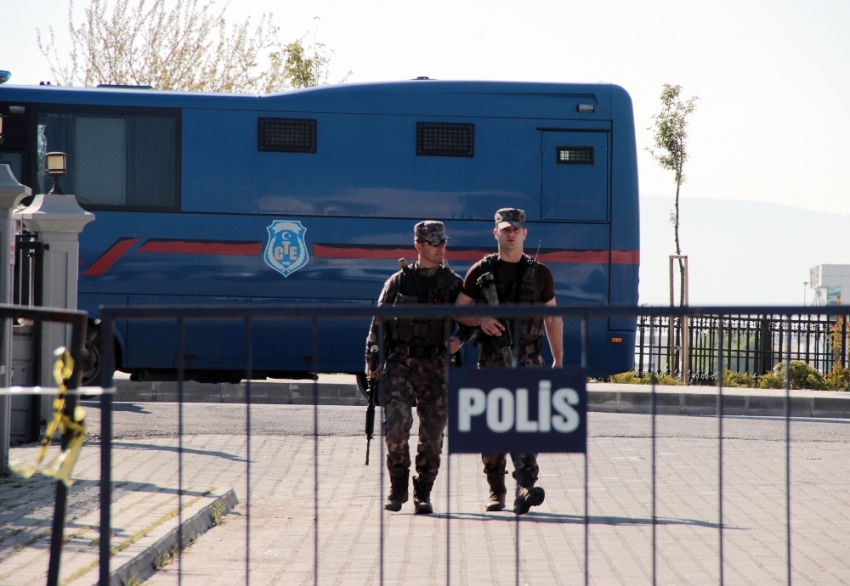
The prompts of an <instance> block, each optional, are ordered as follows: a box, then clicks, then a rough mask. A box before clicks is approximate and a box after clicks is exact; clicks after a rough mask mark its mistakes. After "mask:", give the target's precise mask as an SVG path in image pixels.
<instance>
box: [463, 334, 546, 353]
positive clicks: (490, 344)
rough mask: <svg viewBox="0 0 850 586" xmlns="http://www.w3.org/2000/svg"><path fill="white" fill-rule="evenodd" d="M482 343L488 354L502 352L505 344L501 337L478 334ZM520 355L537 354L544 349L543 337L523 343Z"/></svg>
mask: <svg viewBox="0 0 850 586" xmlns="http://www.w3.org/2000/svg"><path fill="white" fill-rule="evenodd" d="M478 340H479V342H480V344H481V351H482V352H484V353H486V354H496V353H499V352H501V350H502V348H504V347H505V345H504V344H503V343H502V342H501V338H499V337H497V336H484V339H483V340H482V339H481V335H479V336H478ZM519 350H520V356H536V355H538V354H540V353H541V352H542V351H543V339H542V338H539V339H537V340H535V341H533V342H528V343H521V344H520V346H519Z"/></svg>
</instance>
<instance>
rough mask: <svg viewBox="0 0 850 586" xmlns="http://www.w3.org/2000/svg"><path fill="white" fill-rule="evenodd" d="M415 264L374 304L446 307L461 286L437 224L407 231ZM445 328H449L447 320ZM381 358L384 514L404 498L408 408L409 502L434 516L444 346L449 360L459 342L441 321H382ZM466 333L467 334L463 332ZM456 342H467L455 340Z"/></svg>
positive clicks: (374, 330) (372, 333) (372, 336)
mask: <svg viewBox="0 0 850 586" xmlns="http://www.w3.org/2000/svg"><path fill="white" fill-rule="evenodd" d="M413 234H414V246H415V247H416V252H417V254H418V260H417V261H416V262H415V263H413V265H412V266H410V267H407V266H403V268H402V269H401V270H400V271H398V272H397V273H395V274H394V275H393V276H392V277H390V278H389V280H388V281H387V282H386V283H385V284H384V289H383V291H381V297H380V299H379V301H378V305H379V306H380V305H387V304H390V305H402V304H404V305H406V304H411V303H425V304H428V303H433V304H446V305H452V304H454V302H455V300H456V299H457V295H458V293H459V292H460V287H461V285H462V283H463V280H462V279H461V277H460V275H458V274H457V273H455V272H453V271H452V270H450V269H449V268H448V265H447V264H446V262H445V255H446V242H447V241H448V240H450V238H449V237H448V236H446V228H445V226H444V225H443V223H442V222H435V221H425V222H419V223H418V224H416V226H414V228H413ZM452 329H454V323H453V322H452ZM384 332H385V333H386V335H387V339H385V340H384V342H385V344H386V347H387V358H386V363H385V365H384V373H385V377H386V378H385V380H386V383H385V391H384V402H383V405H384V416H385V417H386V442H387V470H388V471H389V476H390V493H389V496H388V497H387V500H386V502H385V503H384V508H385V509H387V510H388V511H399V510H401V506H402V504H403V503H405V502H407V500H408V484H409V480H408V478H409V474H410V463H411V462H410V449H409V447H408V442H409V439H410V427H411V425H412V423H413V416H412V414H411V409H412V406H413V405H416V413H417V415H418V416H419V443H418V445H417V449H416V474H417V476H414V477H413V503H414V505H415V510H416V513H417V514H429V513H433V512H434V508H433V506H432V505H431V487H432V486H433V485H434V480H435V479H436V477H437V471H438V470H439V468H440V454H441V453H442V449H443V432H444V430H445V428H446V421H447V418H448V413H447V404H446V403H447V398H446V347H447V346H448V350H449V353H450V354H454V353H455V352H457V350H458V349H459V348H460V346H461V343H462V342H461V339H460V338H458V337H457V336H453V335H452V333H453V332H452V331H446V328H445V320H444V319H442V318H438V319H432V320H424V319H393V320H387V321H386V322H385V323H384ZM469 333H471V332H469ZM460 335H461V337H468V334H467V335H465V336H464V335H463V334H460ZM378 336H379V321H378V319H377V318H375V319H373V320H372V327H371V329H370V330H369V337H368V338H367V340H366V348H367V367H366V369H367V372H368V369H369V366H368V352H369V349H370V348H371V347H372V346H373V345H374V344H377V342H378Z"/></svg>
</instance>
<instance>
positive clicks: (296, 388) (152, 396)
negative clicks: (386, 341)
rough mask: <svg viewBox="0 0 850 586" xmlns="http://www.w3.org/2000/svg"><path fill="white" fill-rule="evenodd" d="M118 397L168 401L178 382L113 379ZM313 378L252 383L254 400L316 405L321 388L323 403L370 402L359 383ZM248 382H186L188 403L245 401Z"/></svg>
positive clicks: (350, 403) (260, 402)
mask: <svg viewBox="0 0 850 586" xmlns="http://www.w3.org/2000/svg"><path fill="white" fill-rule="evenodd" d="M112 384H113V385H115V400H116V401H134V402H145V403H155V402H167V403H173V402H175V401H177V390H178V389H177V383H176V382H171V381H168V382H157V381H151V382H133V381H129V380H126V379H115V380H113V383H112ZM315 386H316V387H318V388H317V389H314V383H313V382H311V381H303V382H302V381H284V382H267V381H253V382H252V383H251V402H252V403H256V404H272V405H313V404H315V403H316V401H315V400H314V397H315V393H316V391H318V404H319V405H366V403H367V401H366V398H365V397H364V396H363V394H362V393H361V392H360V391H359V390H358V389H357V385H356V384H345V383H315ZM247 394H248V393H247V385H246V384H245V383H244V382H241V383H239V384H235V385H234V384H230V383H216V384H208V383H199V382H195V381H186V382H184V383H183V402H185V403H245V402H246V398H247Z"/></svg>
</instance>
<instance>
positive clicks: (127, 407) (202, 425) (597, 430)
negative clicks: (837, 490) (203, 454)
mask: <svg viewBox="0 0 850 586" xmlns="http://www.w3.org/2000/svg"><path fill="white" fill-rule="evenodd" d="M83 406H84V407H85V408H86V409H87V412H88V428H89V432H90V433H89V436H90V437H91V438H92V439H95V438H97V437H98V436H99V433H100V411H99V409H98V403H97V402H89V401H84V402H83ZM365 414H366V408H365V407H356V406H334V405H321V406H319V407H318V420H319V435H320V436H362V435H363V427H364V418H365ZM378 417H380V409H379V410H378ZM313 418H314V409H313V407H312V406H306V405H254V406H253V407H252V408H251V433H252V434H257V435H301V436H312V435H313V431H314V420H313ZM378 420H379V419H378ZM177 422H178V406H177V404H175V403H115V410H114V429H113V434H114V436H115V437H116V438H145V437H173V436H176V435H177ZM656 425H657V428H656V435H657V437H669V438H677V437H682V438H685V437H687V438H705V439H711V438H716V437H717V432H718V429H717V427H718V423H717V419H716V418H714V417H688V416H669V415H659V416H657V418H656ZM183 426H184V433H185V434H187V435H194V434H213V435H243V434H245V431H246V408H245V406H244V405H240V404H233V403H187V404H185V405H184V406H183ZM415 431H416V428H415V427H414V433H415ZM651 431H652V428H651V418H650V417H649V416H648V415H643V414H622V413H620V414H615V413H598V412H591V413H588V433H589V436H590V437H600V438H601V437H622V438H647V437H651ZM791 435H792V440H793V441H794V442H800V441H805V442H808V441H814V442H839V443H850V420H847V419H820V420H813V419H811V418H796V419H792V421H791ZM723 436H724V437H725V438H732V439H743V440H767V441H778V440H784V439H785V421H784V419H781V418H755V417H725V418H724V419H723Z"/></svg>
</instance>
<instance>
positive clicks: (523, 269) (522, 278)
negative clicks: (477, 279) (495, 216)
mask: <svg viewBox="0 0 850 586" xmlns="http://www.w3.org/2000/svg"><path fill="white" fill-rule="evenodd" d="M539 266H540V265H539V264H538V263H537V261H536V260H534V259H533V258H531V257H530V256H528V255H525V254H523V255H522V259H521V260H520V266H519V270H518V271H517V278H516V280H515V281H514V282H513V284H512V285H511V286H510V287H508V286H507V283H506V282H505V277H504V275H503V274H502V271H501V270H499V256H498V255H497V254H489V255H487V256H485V257H484V260H482V261H481V274H482V275H483V274H484V273H492V274H493V276H494V277H495V278H496V294H497V295H498V297H499V304H500V305H505V304H507V303H519V304H538V305H539V304H540V294H539V293H538V291H537V269H538V267H539ZM517 321H518V325H519V335H520V339H521V345H522V347H523V348H524V349H525V350H524V352H523V354H538V353H539V352H540V350H541V347H540V344H541V342H542V338H543V332H544V329H543V318H540V317H533V318H528V319H520V320H517ZM478 337H479V338H480V342H481V344H482V346H483V349H484V350H485V351H491V350H492V346H493V342H492V340H489V339H490V338H492V336H488V335H487V334H485V333H484V332H479V334H478ZM532 346H533V347H535V348H536V351H535V350H532V349H530V348H529V347H532Z"/></svg>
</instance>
